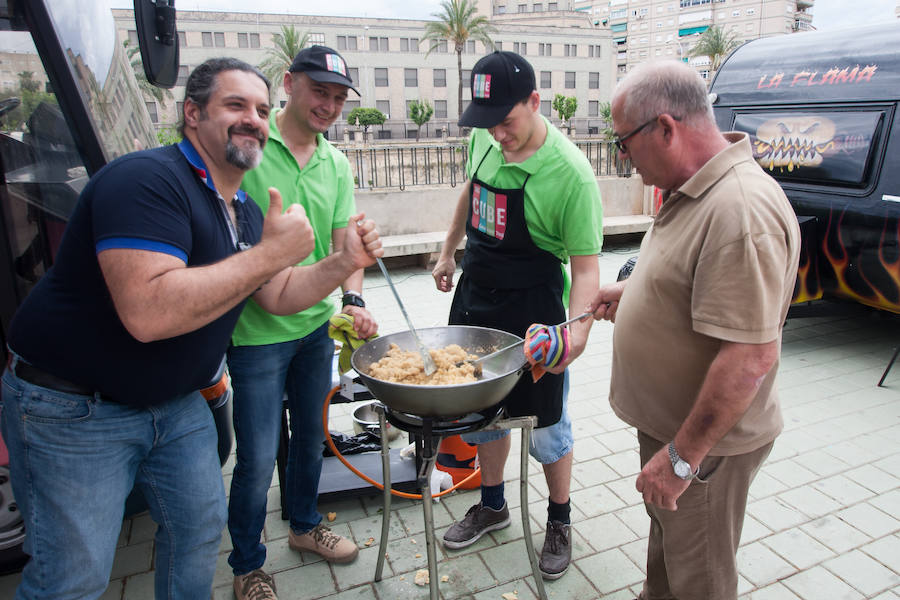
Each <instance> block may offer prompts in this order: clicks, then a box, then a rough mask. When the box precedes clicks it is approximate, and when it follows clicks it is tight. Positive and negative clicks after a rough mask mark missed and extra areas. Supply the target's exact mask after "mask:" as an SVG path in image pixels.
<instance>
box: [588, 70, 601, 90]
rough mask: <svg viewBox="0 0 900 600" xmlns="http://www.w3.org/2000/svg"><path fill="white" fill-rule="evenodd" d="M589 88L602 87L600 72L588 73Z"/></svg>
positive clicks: (597, 88) (596, 88)
mask: <svg viewBox="0 0 900 600" xmlns="http://www.w3.org/2000/svg"><path fill="white" fill-rule="evenodd" d="M588 89H589V90H599V89H600V73H588Z"/></svg>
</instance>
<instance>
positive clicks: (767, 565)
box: [0, 240, 900, 600]
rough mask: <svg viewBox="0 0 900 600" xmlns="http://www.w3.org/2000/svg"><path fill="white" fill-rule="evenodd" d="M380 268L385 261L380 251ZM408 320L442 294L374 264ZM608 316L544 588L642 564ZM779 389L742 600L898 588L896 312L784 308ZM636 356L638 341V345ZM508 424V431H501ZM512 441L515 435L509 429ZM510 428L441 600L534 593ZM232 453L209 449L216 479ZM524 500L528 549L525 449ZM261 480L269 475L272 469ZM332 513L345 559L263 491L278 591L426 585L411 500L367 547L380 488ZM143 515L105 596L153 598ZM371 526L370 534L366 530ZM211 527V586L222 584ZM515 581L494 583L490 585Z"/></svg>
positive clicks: (592, 589)
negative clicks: (613, 405)
mask: <svg viewBox="0 0 900 600" xmlns="http://www.w3.org/2000/svg"><path fill="white" fill-rule="evenodd" d="M636 251H637V247H636V245H635V244H634V242H633V241H630V240H624V241H619V242H617V241H616V240H608V245H607V248H606V249H605V250H604V253H603V255H602V256H601V259H600V262H601V280H602V281H610V280H612V279H614V278H615V275H616V273H617V271H618V269H619V266H620V265H621V264H622V263H623V262H624V260H625V259H626V258H627V257H628V256H630V255H632V254H634V253H636ZM389 267H390V265H389ZM391 270H392V275H393V277H394V279H395V282H396V283H397V284H398V288H399V291H400V294H401V296H402V298H403V299H404V301H405V303H406V305H407V309H408V310H409V312H410V316H411V318H412V319H413V322H414V324H416V325H417V326H420V327H427V326H436V325H443V324H444V323H445V319H446V315H447V311H448V308H449V303H450V296H449V295H445V294H441V293H439V292H437V291H435V289H434V285H433V282H432V280H431V277H430V274H429V272H428V271H425V270H422V269H421V268H418V267H398V266H394V267H391ZM365 291H366V293H365V295H366V300H367V302H368V303H369V306H370V307H371V309H372V311H373V312H374V313H375V316H376V317H377V318H378V320H379V322H380V325H381V331H382V332H385V333H390V332H394V331H400V330H404V329H406V327H405V324H404V322H403V320H402V317H401V315H400V312H399V310H398V309H397V306H396V304H395V302H394V300H393V297H392V296H391V295H390V292H389V290H388V288H387V287H386V285H385V283H384V280H383V279H382V278H381V276H380V274H379V273H378V272H371V273H367V275H366V288H365ZM611 333H612V326H611V325H610V324H608V323H596V324H595V325H594V328H593V330H592V333H591V339H590V343H589V345H588V348H587V351H586V352H585V354H584V355H583V356H581V357H580V358H579V359H578V361H576V363H575V364H574V365H573V367H572V392H571V396H570V399H569V410H570V412H571V415H572V418H573V423H574V429H575V438H576V444H575V465H574V472H573V481H572V507H573V514H572V518H573V523H574V532H575V536H574V561H573V566H572V568H571V569H570V570H569V572H568V573H567V574H566V575H565V576H564V577H563V578H561V579H559V580H557V581H554V582H547V583H546V589H547V593H548V595H549V597H550V598H551V599H554V600H566V599H573V600H574V599H578V600H590V599H599V598H603V599H604V600H630V599H631V598H633V597H634V596H635V595H636V592H637V591H638V590H639V587H640V582H641V580H642V577H643V575H642V573H643V569H644V566H643V564H644V553H645V550H646V542H645V539H646V533H647V529H648V519H647V516H646V514H645V513H644V509H643V506H642V504H641V502H640V496H639V495H638V493H637V492H636V491H635V489H634V481H635V477H636V474H637V472H638V454H637V442H636V437H635V432H634V430H633V429H631V428H629V427H627V426H625V425H624V424H623V423H622V422H621V421H619V420H618V419H617V418H616V417H615V415H614V414H613V413H612V412H611V410H610V408H609V404H608V402H607V390H608V385H609V368H610V358H611V345H610V343H611ZM784 342H785V343H784V348H783V354H782V364H781V371H780V374H779V389H780V390H781V397H782V402H783V406H784V415H785V422H786V427H785V431H784V433H783V434H782V435H781V436H780V437H779V439H778V441H777V442H776V444H775V449H774V451H773V453H772V455H771V456H770V458H769V460H768V462H767V463H766V465H765V466H764V467H763V469H762V471H761V473H760V475H759V477H758V478H757V480H756V481H755V482H754V484H753V487H752V488H751V498H750V502H749V506H748V510H747V519H746V523H745V527H744V534H743V539H742V545H741V549H740V552H739V557H738V559H739V565H740V575H741V577H740V593H741V599H742V600H751V599H752V600H788V599H790V600H794V599H798V598H802V599H804V600H856V599H861V598H876V599H878V600H898V599H900V476H898V473H900V365H897V366H896V368H895V369H894V370H893V371H892V372H891V374H890V375H889V376H888V378H887V380H886V382H885V383H886V385H885V387H883V388H879V387H876V385H875V384H876V382H877V381H878V378H879V377H880V376H881V373H882V371H883V369H884V367H885V366H886V364H887V361H888V360H889V358H890V356H891V353H892V350H893V348H894V347H895V346H896V345H898V344H900V319H898V318H896V317H892V316H887V315H883V314H877V313H863V314H856V315H854V316H832V317H819V318H807V319H792V320H790V321H789V323H788V325H787V327H786V330H785V336H784ZM647 360H648V361H651V360H653V357H652V356H648V357H647ZM354 406H355V405H353V404H340V405H335V406H334V407H333V408H332V411H331V412H332V415H331V423H330V427H331V429H333V430H340V431H345V432H348V433H352V421H351V417H350V413H351V410H352V408H353V407H354ZM514 435H516V436H517V434H514ZM515 439H516V440H517V439H518V438H517V437H516V438H515ZM517 448H518V443H517V441H514V444H513V453H512V456H511V458H510V460H509V461H508V465H507V471H506V472H507V486H506V489H507V495H508V498H509V503H510V507H511V508H512V509H513V513H512V514H513V523H512V525H511V526H510V527H509V528H507V529H505V530H502V531H498V532H494V533H493V534H490V535H488V536H485V537H484V538H482V539H481V540H480V541H479V542H478V543H476V544H475V545H474V546H472V547H470V548H468V549H465V550H462V551H457V552H449V551H446V550H444V549H443V548H442V547H440V546H439V547H438V550H437V552H438V557H439V559H440V564H439V567H438V569H439V572H440V574H441V575H442V576H447V578H448V580H447V581H446V582H442V583H441V584H440V590H441V596H442V598H444V599H445V600H449V599H451V598H453V599H455V598H465V599H475V600H488V599H492V600H493V599H496V600H499V599H501V598H508V597H516V598H519V599H522V600H528V599H531V598H535V592H534V585H533V582H532V578H531V576H530V568H529V565H528V562H527V559H526V556H525V544H524V541H523V538H522V525H521V522H517V518H518V515H519V510H518V507H519V500H518V497H519V494H518V482H517V481H516V480H517V479H518V476H519V474H518V456H517ZM231 467H232V462H231V461H229V464H227V465H226V467H225V469H224V470H223V473H225V475H224V477H225V481H226V487H227V484H228V482H229V479H230V472H231ZM529 482H530V491H529V500H530V512H531V515H532V523H531V525H532V531H533V532H534V534H535V536H534V537H535V544H536V546H537V547H538V548H540V545H541V543H542V540H543V528H544V521H545V515H546V494H547V489H546V484H545V483H544V480H543V477H542V475H541V471H540V469H539V467H538V465H537V464H536V463H535V462H534V461H533V460H532V461H531V463H530V474H529ZM273 484H274V485H275V486H277V479H275V480H274V482H273ZM477 499H478V497H477V492H471V491H470V492H463V493H457V494H454V495H452V496H450V497H448V498H445V499H444V500H443V501H441V502H439V503H437V504H435V506H434V515H435V526H436V530H437V535H438V536H440V535H441V534H443V531H444V530H445V529H446V527H447V526H448V525H449V524H450V523H451V522H452V521H453V519H454V518H459V517H461V516H462V515H463V514H464V513H465V511H466V509H467V508H468V507H469V506H470V505H471V504H472V503H474V502H476V501H477ZM320 509H321V511H322V512H323V513H325V512H326V511H333V512H336V513H337V519H336V521H335V522H334V524H333V525H334V529H335V530H336V531H337V532H339V533H341V534H343V535H349V536H352V537H353V539H354V540H355V541H356V543H357V544H358V545H359V547H360V555H359V558H358V559H357V561H356V562H355V563H353V564H351V565H335V566H332V565H329V564H327V563H325V562H324V561H322V560H319V559H318V558H317V557H315V556H312V555H308V554H298V553H295V552H293V551H291V550H289V549H288V546H287V526H286V524H285V522H284V521H282V520H281V518H280V510H279V500H278V489H277V487H273V488H272V489H271V490H270V494H269V510H270V511H271V512H270V513H269V517H268V520H267V524H266V531H265V537H266V543H267V546H268V549H269V555H268V560H267V562H266V565H265V568H266V569H267V570H268V571H270V572H272V573H274V574H275V581H276V583H277V585H278V589H279V591H280V594H279V597H280V598H281V599H282V600H290V599H295V600H304V599H305V600H312V599H319V598H327V599H329V600H351V599H352V600H370V599H379V600H395V599H407V598H416V599H418V598H428V588H427V587H417V586H416V585H415V584H414V583H413V580H414V575H415V572H416V571H417V570H418V569H423V568H426V561H425V543H424V542H425V540H424V533H423V532H424V527H423V523H422V510H421V506H420V505H419V504H418V503H416V502H413V501H409V500H401V499H396V500H395V501H394V502H393V505H392V515H391V526H392V527H391V536H390V538H391V539H390V543H389V546H388V548H386V549H381V548H378V539H379V534H380V526H381V513H380V510H381V497H380V495H373V496H371V497H364V498H349V499H346V500H341V501H337V502H330V503H328V504H323V505H322V506H321V507H320ZM153 532H154V526H153V523H152V522H151V521H150V520H149V518H148V517H147V516H146V515H143V516H138V517H136V518H135V519H133V520H128V521H126V522H125V523H124V524H123V528H122V534H121V537H120V548H119V550H118V553H117V556H116V561H115V565H114V568H113V573H112V578H113V579H112V582H111V583H110V587H109V590H108V591H107V593H106V594H105V595H104V596H103V598H104V599H105V600H111V599H113V598H116V599H119V598H123V599H127V600H142V599H149V598H152V597H153V591H152V590H153V581H152V580H153V558H152V551H153ZM370 538H374V543H370V545H366V544H367V541H368V540H369V539H370ZM229 548H230V540H229V538H228V534H227V532H226V533H224V534H223V538H222V548H221V554H220V556H219V563H218V568H217V572H216V579H215V589H214V598H215V599H216V600H230V599H231V598H232V597H233V596H232V591H231V573H230V570H229V568H228V566H227V563H226V557H227V552H228V550H229ZM380 551H386V552H387V553H388V557H389V558H388V560H387V564H386V568H385V573H384V579H383V581H382V582H380V583H373V575H374V572H375V562H376V559H377V553H378V552H380ZM17 581H18V576H8V577H5V578H0V598H7V597H12V590H13V589H14V587H15V585H16V582H17ZM510 593H512V594H514V596H505V595H504V594H510Z"/></svg>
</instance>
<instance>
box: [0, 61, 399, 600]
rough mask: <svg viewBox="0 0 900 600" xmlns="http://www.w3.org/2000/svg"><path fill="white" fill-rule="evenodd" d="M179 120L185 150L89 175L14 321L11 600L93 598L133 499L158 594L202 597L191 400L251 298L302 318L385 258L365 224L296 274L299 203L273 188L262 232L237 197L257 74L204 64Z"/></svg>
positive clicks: (198, 449)
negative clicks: (18, 577)
mask: <svg viewBox="0 0 900 600" xmlns="http://www.w3.org/2000/svg"><path fill="white" fill-rule="evenodd" d="M183 110H184V114H183V123H182V126H181V127H182V134H183V136H184V139H183V140H182V142H181V143H179V144H177V145H173V146H168V147H164V148H156V149H153V150H148V151H143V152H136V153H133V154H129V155H126V156H124V157H122V158H119V159H118V160H116V161H114V162H112V163H110V164H109V165H107V166H106V167H104V168H103V169H102V170H101V171H100V172H98V173H97V174H96V175H95V176H94V177H93V178H92V179H91V181H90V182H89V183H88V185H87V186H86V187H85V189H84V191H83V193H82V195H81V197H80V199H79V203H78V206H77V207H76V209H75V211H74V213H73V215H72V218H71V220H70V223H69V225H68V228H67V229H66V233H65V236H64V238H63V241H62V245H61V248H60V251H59V254H58V257H57V262H56V264H55V265H54V266H53V268H51V269H50V270H49V271H48V273H47V275H46V276H45V277H44V278H43V279H42V280H41V281H40V282H39V283H38V285H37V286H36V287H35V288H34V290H33V291H32V292H31V294H30V295H29V296H28V298H27V299H26V301H25V303H24V304H23V305H22V306H21V307H20V309H19V311H18V313H17V314H16V316H15V318H14V319H13V322H12V325H11V328H10V332H9V337H8V340H9V347H10V351H11V352H10V356H11V359H10V364H9V366H8V368H7V369H6V371H5V372H4V374H3V411H2V428H3V429H2V432H3V437H4V439H5V441H6V444H7V446H8V447H9V452H10V467H11V471H12V484H13V492H14V494H15V497H16V500H17V502H18V506H19V508H20V509H21V511H22V514H23V518H24V520H25V530H26V540H25V551H26V552H27V553H28V554H30V555H31V560H30V561H29V562H28V564H27V565H26V567H25V570H24V571H23V577H22V583H21V584H20V586H19V588H18V590H17V592H16V598H17V599H20V600H21V599H24V598H29V599H32V598H54V599H58V598H96V597H98V596H100V595H101V594H102V593H103V591H104V589H105V588H106V585H107V583H108V580H109V573H110V569H111V567H112V562H113V556H114V554H115V547H116V540H117V538H118V534H119V529H120V527H121V521H122V513H123V510H124V503H125V498H126V496H127V495H128V493H129V492H130V490H131V489H132V487H133V486H134V485H137V486H138V487H140V488H141V490H142V491H143V493H144V495H145V497H146V498H147V502H148V505H149V509H150V514H151V516H152V517H153V519H154V520H155V521H156V523H157V524H158V525H159V530H158V532H157V534H156V596H157V597H158V598H163V597H165V598H190V599H195V598H208V597H209V596H210V589H211V586H212V579H213V573H214V570H215V563H216V554H217V550H218V546H219V539H220V536H221V531H222V529H223V527H224V524H225V495H224V489H223V486H222V476H221V471H220V469H219V460H218V456H217V451H216V431H215V425H214V423H213V420H212V416H211V413H210V411H209V409H208V408H207V406H206V403H205V401H204V399H203V397H202V395H201V394H200V393H199V392H197V390H198V389H199V388H201V387H203V386H204V385H206V384H208V382H209V381H210V380H211V379H212V377H213V375H214V374H215V372H216V369H217V368H218V365H219V364H220V362H221V360H222V357H223V355H224V353H225V350H226V347H227V346H228V342H229V338H230V336H231V332H232V329H233V328H234V324H235V322H236V320H237V318H238V315H239V314H240V312H241V309H242V307H243V305H244V303H245V301H246V299H247V298H248V297H249V296H251V295H252V296H253V297H254V299H255V300H256V301H257V302H258V303H259V304H260V305H261V306H263V307H264V308H265V309H266V310H270V311H272V312H275V313H278V314H288V313H293V312H296V311H300V310H304V309H305V308H307V307H308V306H310V305H311V304H313V303H314V302H316V301H318V300H319V299H320V298H321V297H322V296H325V295H327V294H328V293H330V291H332V290H334V289H335V288H336V287H337V286H338V285H340V283H341V282H342V281H344V280H345V279H346V277H347V276H348V275H349V274H350V273H353V272H355V271H356V270H358V269H360V268H362V267H365V266H368V265H369V264H372V263H373V262H374V258H373V257H374V256H375V255H376V254H378V255H380V253H381V251H380V246H381V242H380V240H379V239H378V233H377V231H375V229H374V224H373V223H372V222H371V221H364V222H362V223H361V224H360V225H356V226H354V227H352V228H350V229H348V235H347V236H346V238H345V240H344V244H343V246H342V248H340V249H339V250H338V251H337V252H336V253H335V254H334V259H333V260H331V261H328V262H327V263H325V264H323V263H322V262H320V263H316V264H315V265H311V266H308V267H293V266H292V265H295V264H297V263H298V262H300V261H301V260H302V259H303V258H305V257H306V256H307V255H308V254H309V253H310V252H311V251H312V249H313V246H314V239H313V234H312V228H311V227H310V224H309V221H308V219H307V218H306V215H305V213H304V211H303V209H302V207H300V206H293V207H290V208H288V210H287V211H285V212H284V214H282V212H281V196H280V194H279V193H278V191H277V190H275V189H274V188H271V189H270V190H269V195H270V208H269V211H268V214H267V215H266V219H265V222H263V215H262V213H261V211H260V210H259V208H258V207H257V205H256V203H255V202H253V201H250V200H248V198H247V196H246V195H245V194H243V193H241V192H239V191H238V187H239V185H240V183H241V179H242V177H243V174H244V172H245V171H247V170H249V169H251V168H253V167H254V166H256V164H258V163H259V160H260V158H261V154H262V147H263V145H264V144H265V142H266V139H267V136H268V116H269V82H268V80H267V79H266V78H265V77H264V76H263V75H262V74H261V73H259V71H258V70H256V69H255V68H254V67H252V66H250V65H248V64H246V63H243V62H241V61H238V60H235V59H228V58H218V59H211V60H209V61H207V62H205V63H203V64H202V65H200V66H199V67H197V69H195V70H194V72H193V73H192V74H191V75H190V77H189V78H188V81H187V86H186V89H185V102H184V109H183ZM226 199H227V200H226ZM362 218H363V215H355V216H353V217H351V222H352V223H357V222H359V221H361V219H362ZM323 262H324V261H323Z"/></svg>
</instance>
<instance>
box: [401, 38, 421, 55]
mask: <svg viewBox="0 0 900 600" xmlns="http://www.w3.org/2000/svg"><path fill="white" fill-rule="evenodd" d="M400 51H401V52H418V51H419V38H400Z"/></svg>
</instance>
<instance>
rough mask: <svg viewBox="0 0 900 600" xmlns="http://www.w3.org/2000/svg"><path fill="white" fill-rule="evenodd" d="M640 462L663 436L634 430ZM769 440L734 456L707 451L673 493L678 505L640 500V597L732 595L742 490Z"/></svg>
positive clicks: (707, 599)
mask: <svg viewBox="0 0 900 600" xmlns="http://www.w3.org/2000/svg"><path fill="white" fill-rule="evenodd" d="M638 442H639V444H640V452H641V466H642V467H643V466H644V465H645V464H647V461H648V460H650V458H651V457H652V456H653V455H654V454H656V453H657V452H658V451H659V450H660V449H661V448H663V447H664V446H666V445H667V444H668V442H660V441H658V440H655V439H653V438H651V437H650V436H648V435H647V434H645V433H643V432H640V431H638ZM773 444H774V442H773V443H769V444H767V445H765V446H763V447H762V448H758V449H757V450H754V451H752V452H749V453H747V454H739V455H737V456H707V457H706V458H705V459H704V460H703V462H702V463H701V464H700V474H699V475H698V476H697V478H696V479H694V480H693V481H691V485H690V486H689V487H688V489H687V490H685V492H684V494H682V495H681V497H680V498H678V510H677V511H668V510H663V509H661V508H658V507H656V506H650V505H648V504H645V505H644V506H645V508H646V509H647V514H648V515H650V538H649V543H648V547H647V579H646V581H645V582H644V589H643V591H642V592H641V596H640V599H641V600H737V577H738V574H737V563H736V559H735V554H736V553H737V548H738V544H739V543H740V540H741V528H742V527H743V525H744V511H745V509H746V508H747V493H748V490H749V489H750V483H751V482H752V481H753V478H754V477H756V473H757V472H758V471H759V468H760V466H761V465H762V463H763V461H764V460H765V459H766V457H767V456H768V455H769V452H771V451H772V446H773Z"/></svg>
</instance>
